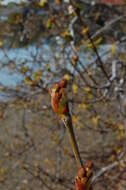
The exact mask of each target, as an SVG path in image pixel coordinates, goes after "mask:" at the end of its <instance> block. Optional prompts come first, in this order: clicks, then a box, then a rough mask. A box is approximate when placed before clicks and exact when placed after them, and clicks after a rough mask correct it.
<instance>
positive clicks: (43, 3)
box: [39, 0, 47, 7]
mask: <svg viewBox="0 0 126 190" xmlns="http://www.w3.org/2000/svg"><path fill="white" fill-rule="evenodd" d="M46 3H47V0H40V2H39V5H40V6H41V7H44V6H45V4H46Z"/></svg>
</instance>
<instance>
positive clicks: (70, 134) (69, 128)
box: [62, 114, 83, 168]
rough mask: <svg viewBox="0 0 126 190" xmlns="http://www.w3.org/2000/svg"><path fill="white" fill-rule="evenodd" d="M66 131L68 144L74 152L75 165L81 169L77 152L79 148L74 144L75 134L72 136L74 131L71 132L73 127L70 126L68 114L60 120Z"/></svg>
mask: <svg viewBox="0 0 126 190" xmlns="http://www.w3.org/2000/svg"><path fill="white" fill-rule="evenodd" d="M62 121H63V123H64V125H65V127H66V129H67V131H68V135H69V140H70V143H71V145H72V149H73V152H74V156H75V159H76V162H77V165H78V167H79V168H80V167H83V162H82V159H81V156H80V152H79V148H78V145H77V142H76V138H75V134H74V130H73V126H72V119H71V116H70V114H68V116H65V117H64V118H63V119H62Z"/></svg>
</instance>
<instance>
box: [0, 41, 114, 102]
mask: <svg viewBox="0 0 126 190" xmlns="http://www.w3.org/2000/svg"><path fill="white" fill-rule="evenodd" d="M55 41H56V40H55ZM62 43H63V41H62V40H61V39H59V40H58V41H57V43H55V45H54V43H52V42H48V41H46V40H45V41H44V42H43V43H42V44H41V46H39V47H36V46H35V45H30V46H28V47H27V48H16V49H3V50H2V49H1V50H0V60H1V61H0V68H1V69H0V85H4V86H6V87H11V88H16V86H17V85H20V84H21V83H22V81H23V80H24V76H23V75H22V74H21V73H20V72H18V71H17V70H15V69H12V68H10V65H9V64H10V62H13V61H14V62H15V64H16V67H17V68H21V66H22V64H23V63H25V66H28V67H29V68H31V69H32V70H33V71H35V70H37V69H40V68H41V69H42V70H43V69H44V65H46V64H50V68H51V70H52V71H54V70H55V67H54V64H55V61H56V60H55V59H54V57H55V58H57V60H58V64H59V66H60V67H63V65H64V63H63V56H64V55H63V53H62V45H63V44H62ZM110 49H111V45H110V46H107V45H104V46H101V47H100V49H99V52H100V55H101V56H102V59H103V61H105V60H106V59H107V57H108V56H109V52H110ZM66 52H69V53H70V52H71V48H69V47H68V48H67V49H66ZM84 52H85V50H84V48H83V47H81V48H80V52H79V55H80V60H81V61H82V63H83V65H87V64H89V63H91V62H93V61H94V60H95V56H92V55H91V53H89V52H87V53H84ZM71 55H72V53H71ZM34 58H35V59H34ZM38 60H39V64H37V62H38ZM2 65H3V66H4V67H3V66H2ZM66 67H67V69H69V70H71V71H72V70H74V69H73V68H72V66H71V65H70V64H69V62H66ZM45 80H46V79H45ZM3 97H5V94H4V95H3V94H1V95H0V100H1V98H3Z"/></svg>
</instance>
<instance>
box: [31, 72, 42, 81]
mask: <svg viewBox="0 0 126 190" xmlns="http://www.w3.org/2000/svg"><path fill="white" fill-rule="evenodd" d="M41 77H42V71H41V70H39V71H36V72H34V73H33V80H34V81H36V82H38V81H40V79H41Z"/></svg>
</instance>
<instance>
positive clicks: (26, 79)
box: [24, 76, 32, 85]
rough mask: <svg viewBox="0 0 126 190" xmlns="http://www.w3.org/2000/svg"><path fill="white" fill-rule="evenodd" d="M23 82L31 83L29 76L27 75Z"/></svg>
mask: <svg viewBox="0 0 126 190" xmlns="http://www.w3.org/2000/svg"><path fill="white" fill-rule="evenodd" d="M24 83H25V84H26V85H32V80H31V77H29V76H27V77H26V78H25V79H24Z"/></svg>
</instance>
